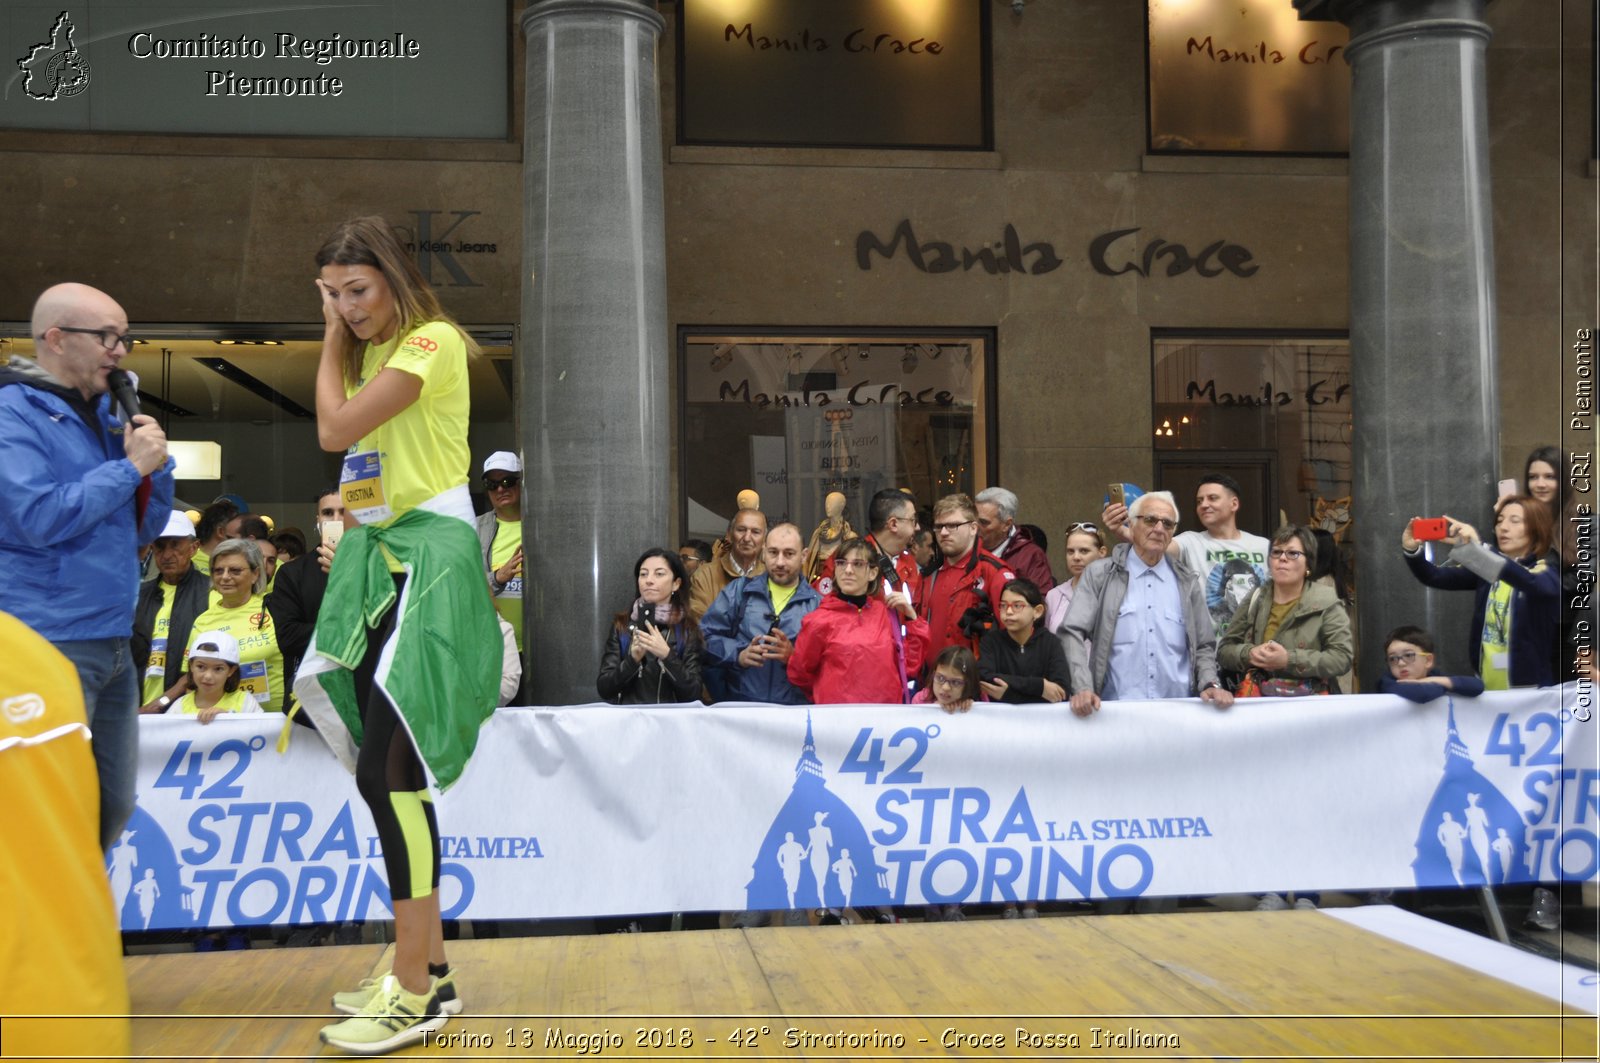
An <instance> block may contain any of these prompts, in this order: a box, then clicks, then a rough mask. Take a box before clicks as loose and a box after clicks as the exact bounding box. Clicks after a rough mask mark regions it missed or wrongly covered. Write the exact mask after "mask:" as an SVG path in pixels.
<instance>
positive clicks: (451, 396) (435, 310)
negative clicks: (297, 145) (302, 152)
mask: <svg viewBox="0 0 1600 1063" xmlns="http://www.w3.org/2000/svg"><path fill="white" fill-rule="evenodd" d="M316 261H317V266H318V268H319V270H320V272H319V274H318V276H317V280H316V284H317V290H318V291H319V292H320V293H321V295H322V312H323V323H324V332H323V342H322V359H321V362H320V363H319V365H318V368H317V392H316V395H317V436H318V440H319V442H320V443H321V444H322V447H323V449H324V450H329V451H344V452H345V459H344V470H343V473H342V475H341V484H340V493H341V496H342V498H343V501H344V505H345V511H346V523H347V524H350V523H352V522H354V523H359V524H367V525H371V524H377V525H389V524H391V523H392V522H394V521H395V520H396V519H398V518H399V517H401V516H404V515H405V514H407V513H409V512H411V511H412V510H414V509H417V508H422V509H426V510H428V511H429V512H431V513H433V514H436V515H438V516H443V517H456V518H459V519H460V520H462V521H463V522H465V524H464V527H465V528H466V530H467V532H469V533H471V532H472V522H473V520H474V517H475V514H474V512H473V508H472V499H471V495H470V493H469V491H468V489H467V477H468V468H469V463H470V454H469V451H468V447H467V422H468V416H469V411H470V406H469V391H468V381H467V360H468V358H469V357H471V356H473V355H475V354H476V353H477V345H476V344H474V343H473V341H472V339H471V337H469V336H467V335H466V333H464V332H463V331H462V330H461V328H460V327H459V326H458V325H456V323H455V322H454V321H452V320H451V319H450V318H449V317H448V316H447V315H446V314H445V312H444V310H443V308H442V307H440V305H439V300H438V297H437V296H436V295H435V294H434V293H433V290H432V289H431V288H430V287H429V286H428V282H427V280H426V279H425V278H424V277H423V276H422V274H421V273H420V272H419V271H418V269H417V266H416V263H415V262H413V261H412V259H411V258H410V257H409V256H408V255H406V253H405V252H404V251H403V250H402V249H401V247H400V245H399V243H398V241H397V240H396V239H395V236H394V232H393V230H392V229H390V227H389V226H388V225H387V224H386V223H385V222H384V221H383V219H381V218H357V219H355V220H354V221H350V222H346V223H345V224H344V225H342V226H340V227H339V229H338V230H337V231H335V233H334V234H333V236H332V237H331V238H330V239H329V240H328V242H327V243H326V244H324V245H323V247H322V249H321V250H320V251H318V252H317V258H316ZM379 541H380V542H381V541H382V540H381V539H380V540H379ZM473 545H474V551H475V550H476V538H475V534H474V539H473ZM385 552H386V553H387V550H386V551H385ZM320 553H321V556H322V559H323V560H324V561H325V562H326V561H327V560H328V558H329V556H330V551H329V548H328V546H326V545H324V546H323V547H322V548H321V551H320ZM474 556H475V555H474ZM388 557H389V560H390V564H389V568H390V571H391V575H392V578H393V579H394V581H395V590H396V602H397V603H398V601H399V598H400V595H401V594H402V593H403V591H404V582H405V576H404V574H403V572H401V571H399V569H400V566H399V564H398V563H397V562H396V561H395V560H394V558H393V555H392V554H388ZM336 579H337V575H336ZM483 606H484V608H485V609H489V608H492V606H490V604H489V598H488V585H487V583H486V582H485V583H484V601H483ZM424 607H425V606H421V605H419V606H418V607H417V608H419V609H420V608H424ZM399 611H400V607H399V605H398V604H395V605H391V606H390V607H389V609H388V611H387V613H386V614H385V615H384V617H383V618H382V619H381V620H380V621H379V623H378V625H377V627H376V628H373V629H370V630H369V631H368V641H367V652H366V656H365V658H364V659H363V661H362V662H361V664H360V665H359V666H358V667H357V668H356V669H355V687H356V701H357V708H358V709H359V711H360V714H361V721H360V722H361V731H362V735H361V742H360V747H359V750H358V753H357V756H356V765H355V774H356V786H357V788H358V789H359V790H360V792H361V795H362V797H363V799H364V800H365V801H366V802H367V806H368V808H370V809H371V811H372V818H373V821H374V824H375V825H376V827H377V830H378V838H379V843H380V845H381V846H382V849H383V859H384V870H385V872H386V874H387V876H388V879H389V890H390V895H391V897H392V898H393V907H394V917H395V953H394V966H393V969H392V970H391V971H390V972H389V973H388V974H386V975H384V976H383V977H381V978H378V979H374V980H369V981H368V982H366V983H363V985H362V987H361V988H359V989H357V990H354V991H352V992H348V993H338V994H335V996H334V1006H335V1007H336V1008H338V1009H339V1010H340V1011H343V1012H346V1013H347V1014H351V1015H352V1016H353V1018H350V1019H347V1020H345V1021H343V1022H340V1023H335V1024H333V1025H331V1026H327V1027H324V1028H323V1030H322V1034H321V1036H322V1040H323V1041H324V1042H326V1043H328V1044H330V1045H333V1046H334V1047H336V1048H339V1049H342V1050H344V1051H347V1052H353V1053H360V1054H372V1053H376V1052H387V1051H391V1050H393V1049H395V1048H398V1047H400V1046H402V1045H405V1044H410V1043H413V1042H415V1041H419V1040H421V1039H422V1038H423V1037H424V1036H425V1034H426V1033H427V1032H429V1031H431V1030H435V1029H438V1027H439V1026H441V1025H443V1023H444V1021H445V1019H446V1017H447V1016H448V1015H449V1014H455V1013H457V1012H459V1011H460V1010H461V1000H460V997H459V996H457V994H456V989H455V973H454V972H453V971H452V970H451V969H450V967H449V965H448V961H447V960H446V958H445V951H444V927H443V923H442V922H441V920H440V914H439V913H440V910H439V855H438V854H439V828H438V821H437V820H436V818H435V816H434V812H433V802H432V798H431V795H430V792H429V788H428V778H427V773H426V771H425V770H424V768H423V765H422V762H421V759H420V758H419V756H418V754H417V747H416V745H415V744H414V741H413V738H412V735H411V732H410V730H409V729H408V727H407V726H406V725H404V721H402V720H401V719H400V718H399V716H398V710H397V709H396V707H395V705H394V703H393V702H391V701H390V699H389V697H388V696H386V694H385V692H384V690H383V689H380V688H379V686H378V684H377V683H375V682H374V676H375V674H376V670H377V663H378V658H379V654H380V651H381V649H382V647H383V646H384V644H385V642H386V641H387V640H388V639H389V638H390V636H391V634H392V633H393V632H394V630H395V622H396V616H397V614H398V612H399ZM412 616H414V613H413V612H411V611H408V613H407V617H408V621H407V622H408V623H410V622H411V620H410V619H409V618H411V617H412ZM439 622H440V623H441V624H442V625H448V624H449V623H450V619H449V618H448V617H444V618H441V619H440V621H439ZM496 660H498V657H496Z"/></svg>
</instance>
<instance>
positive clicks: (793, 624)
mask: <svg viewBox="0 0 1600 1063" xmlns="http://www.w3.org/2000/svg"><path fill="white" fill-rule="evenodd" d="M804 552H805V551H804V547H803V540H802V539H801V538H800V529H799V528H797V527H795V526H794V525H793V524H789V523H783V524H778V525H775V526H774V527H773V528H772V530H771V531H769V532H767V543H766V546H765V547H764V550H763V555H762V556H763V560H764V561H765V562H766V571H764V572H762V573H760V574H758V575H754V576H741V577H740V578H738V579H736V580H734V581H733V582H732V583H730V584H728V585H727V586H726V587H724V588H723V589H722V593H721V594H719V595H718V596H717V600H716V602H715V603H713V604H712V606H711V608H710V609H707V610H706V615H705V616H704V617H703V618H702V619H701V621H700V634H701V635H703V636H704V637H705V640H706V657H707V658H708V659H709V660H710V661H711V662H712V663H713V664H714V665H715V667H714V668H707V669H706V671H705V676H706V689H707V690H708V691H709V692H710V693H711V700H712V701H764V702H771V703H773V704H776V705H805V704H807V703H808V702H809V700H810V699H808V698H807V697H806V696H805V694H804V693H802V692H801V691H800V690H799V689H797V688H796V687H795V686H794V684H793V683H790V682H789V675H788V673H787V672H786V671H785V670H784V666H785V665H786V663H787V662H788V660H789V655H790V654H792V653H793V652H794V640H795V639H796V638H797V637H798V636H799V634H800V621H802V620H804V619H805V616H806V614H807V613H809V612H811V610H813V609H815V608H816V607H817V605H818V604H819V603H820V602H821V601H822V595H820V594H818V593H817V591H816V589H815V588H814V587H812V586H811V584H809V583H807V582H806V581H805V579H804V578H802V576H801V573H800V566H801V563H802V561H803V560H804Z"/></svg>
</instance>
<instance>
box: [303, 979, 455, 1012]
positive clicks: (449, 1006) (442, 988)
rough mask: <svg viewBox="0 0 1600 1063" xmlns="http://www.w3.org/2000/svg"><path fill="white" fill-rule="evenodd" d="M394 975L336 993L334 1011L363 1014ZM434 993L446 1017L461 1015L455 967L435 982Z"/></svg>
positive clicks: (368, 981)
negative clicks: (373, 998)
mask: <svg viewBox="0 0 1600 1063" xmlns="http://www.w3.org/2000/svg"><path fill="white" fill-rule="evenodd" d="M393 973H394V972H393V971H385V972H384V973H383V974H381V975H379V976H378V977H377V978H363V979H362V980H361V984H360V985H359V986H357V987H356V988H355V989H350V990H346V991H345V992H343V993H335V994H334V995H333V1007H334V1010H335V1011H342V1012H344V1013H345V1014H346V1015H359V1014H361V1009H362V1008H364V1007H366V1006H367V1001H369V1000H371V999H372V995H373V994H374V993H376V992H377V991H378V986H379V985H380V984H381V983H382V982H383V980H384V978H385V977H387V976H388V975H391V974H393ZM433 991H434V992H435V993H436V994H438V997H439V1010H440V1011H442V1012H444V1013H445V1014H446V1015H460V1014H461V997H460V996H459V995H457V993H456V969H455V968H454V967H452V968H450V969H449V970H448V971H446V972H445V973H444V974H443V975H442V976H440V977H438V978H435V979H434V980H433Z"/></svg>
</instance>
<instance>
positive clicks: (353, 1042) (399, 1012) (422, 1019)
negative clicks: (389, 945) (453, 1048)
mask: <svg viewBox="0 0 1600 1063" xmlns="http://www.w3.org/2000/svg"><path fill="white" fill-rule="evenodd" d="M448 1020H449V1016H448V1015H446V1014H445V1013H444V1012H442V1011H440V1010H439V995H438V994H437V993H435V992H434V991H433V990H432V989H431V988H430V989H429V990H428V992H427V993H425V994H421V993H408V992H407V991H406V989H405V987H404V986H402V985H401V984H400V980H399V979H397V978H396V977H395V976H394V975H392V974H388V975H384V977H383V979H382V980H381V981H379V983H378V986H377V989H376V990H375V991H374V992H373V994H372V998H371V999H370V1000H368V1001H367V1004H366V1006H365V1007H364V1008H362V1009H361V1011H360V1012H359V1013H358V1014H356V1015H352V1016H351V1017H350V1018H348V1019H345V1020H344V1021H343V1022H336V1023H333V1024H332V1025H329V1026H324V1027H323V1028H322V1032H321V1034H320V1035H319V1036H321V1038H322V1042H323V1043H324V1044H327V1045H332V1046H333V1047H334V1048H337V1049H338V1050H339V1051H341V1052H348V1053H350V1054H351V1055H357V1056H377V1055H382V1054H383V1053H385V1052H393V1051H394V1050H395V1049H397V1048H403V1047H405V1046H406V1045H409V1044H415V1043H416V1042H418V1041H422V1040H424V1039H426V1038H427V1036H428V1034H430V1033H432V1032H433V1031H434V1030H437V1029H439V1027H441V1026H443V1025H444V1024H445V1023H446V1022H447V1021H448Z"/></svg>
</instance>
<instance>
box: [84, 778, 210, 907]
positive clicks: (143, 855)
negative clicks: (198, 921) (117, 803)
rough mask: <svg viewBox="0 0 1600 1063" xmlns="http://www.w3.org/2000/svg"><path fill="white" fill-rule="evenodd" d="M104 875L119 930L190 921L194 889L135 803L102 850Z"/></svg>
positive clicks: (158, 828) (152, 823)
mask: <svg viewBox="0 0 1600 1063" xmlns="http://www.w3.org/2000/svg"><path fill="white" fill-rule="evenodd" d="M106 875H107V876H108V877H109V878H110V879H111V899H112V900H113V901H114V902H115V903H116V906H117V922H118V924H119V925H120V926H121V927H122V929H124V930H162V929H171V928H174V927H191V926H194V925H195V910H194V903H193V899H194V897H195V896H196V892H195V890H194V889H193V888H192V887H190V886H188V885H186V884H185V883H184V881H183V865H181V864H180V863H178V854H177V852H176V851H175V850H174V849H173V848H172V840H171V839H170V838H168V837H167V832H166V831H164V830H162V829H161V825H160V824H159V823H157V822H156V821H155V819H154V817H152V816H151V815H150V813H148V812H146V811H145V810H144V809H142V808H139V807H138V806H137V805H135V806H134V809H133V817H132V818H131V819H129V820H128V825H127V826H126V827H123V828H122V836H121V837H120V838H118V839H117V841H116V843H115V844H113V845H112V846H111V851H110V852H108V853H106Z"/></svg>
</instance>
